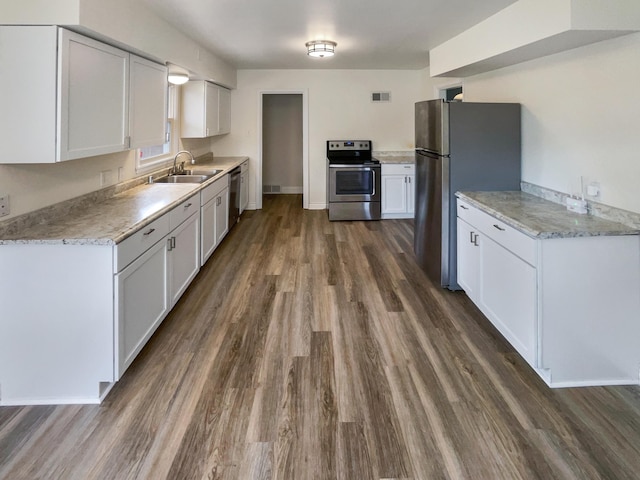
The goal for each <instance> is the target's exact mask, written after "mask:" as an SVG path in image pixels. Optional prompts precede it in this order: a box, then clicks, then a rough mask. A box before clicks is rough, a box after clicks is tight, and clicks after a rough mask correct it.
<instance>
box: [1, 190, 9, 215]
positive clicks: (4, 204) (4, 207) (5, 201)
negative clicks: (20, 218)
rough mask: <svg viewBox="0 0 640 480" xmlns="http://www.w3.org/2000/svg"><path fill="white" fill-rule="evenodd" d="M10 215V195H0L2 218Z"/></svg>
mask: <svg viewBox="0 0 640 480" xmlns="http://www.w3.org/2000/svg"><path fill="white" fill-rule="evenodd" d="M5 215H9V195H0V217H4V216H5Z"/></svg>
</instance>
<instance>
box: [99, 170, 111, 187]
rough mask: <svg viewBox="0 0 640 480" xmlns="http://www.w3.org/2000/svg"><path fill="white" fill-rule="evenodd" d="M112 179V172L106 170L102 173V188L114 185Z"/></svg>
mask: <svg viewBox="0 0 640 480" xmlns="http://www.w3.org/2000/svg"><path fill="white" fill-rule="evenodd" d="M111 177H112V172H111V170H105V171H103V172H100V186H101V187H104V186H107V185H111V184H112V183H113V181H112V179H111Z"/></svg>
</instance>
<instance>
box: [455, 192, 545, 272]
mask: <svg viewBox="0 0 640 480" xmlns="http://www.w3.org/2000/svg"><path fill="white" fill-rule="evenodd" d="M457 212H458V217H459V218H461V219H463V220H465V221H466V222H467V223H469V224H470V225H472V226H473V227H474V228H477V229H478V230H479V231H480V232H482V233H484V234H485V235H486V236H487V237H489V238H491V239H492V240H494V241H495V242H497V243H498V244H500V245H502V246H503V247H504V248H506V249H507V250H509V251H511V252H512V253H514V254H516V255H517V256H518V257H520V258H522V259H523V260H524V261H525V262H527V263H529V264H531V265H533V266H535V265H536V240H535V239H533V238H531V237H529V236H527V235H525V234H524V233H522V232H520V231H519V230H516V229H515V228H513V227H511V226H509V225H507V224H506V223H504V222H503V221H501V220H498V219H497V218H495V217H492V216H491V215H489V214H487V213H485V212H483V211H481V210H479V209H477V208H475V207H472V206H471V205H469V204H468V203H465V202H464V201H462V200H458V210H457Z"/></svg>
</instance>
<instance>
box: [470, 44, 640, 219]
mask: <svg viewBox="0 0 640 480" xmlns="http://www.w3.org/2000/svg"><path fill="white" fill-rule="evenodd" d="M638 52H640V34H632V35H628V36H625V37H620V38H617V39H613V40H607V41H604V42H600V43H597V44H593V45H589V46H586V47H581V48H578V49H574V50H570V51H567V52H564V53H560V54H556V55H553V56H549V57H546V58H541V59H538V60H532V61H530V62H527V63H523V64H519V65H514V66H512V67H507V68H504V69H501V70H497V71H494V72H490V73H485V74H481V75H476V76H473V77H468V78H466V79H465V81H464V94H465V101H499V102H502V101H503V102H520V103H522V105H523V117H522V134H523V135H522V139H523V140H522V141H523V145H522V159H523V168H522V176H523V180H525V181H527V182H531V183H534V184H537V185H541V186H543V187H547V188H551V189H554V190H558V191H561V192H565V193H572V192H573V191H574V190H576V189H577V188H578V186H579V182H580V175H583V176H584V177H585V180H586V181H587V182H590V181H597V182H599V183H600V184H601V190H602V195H601V198H600V199H599V200H598V201H601V202H602V203H605V204H607V205H611V206H614V207H617V208H622V209H625V210H630V211H633V212H636V213H640V88H639V87H638V86H639V85H640V61H639V58H640V57H639V56H638Z"/></svg>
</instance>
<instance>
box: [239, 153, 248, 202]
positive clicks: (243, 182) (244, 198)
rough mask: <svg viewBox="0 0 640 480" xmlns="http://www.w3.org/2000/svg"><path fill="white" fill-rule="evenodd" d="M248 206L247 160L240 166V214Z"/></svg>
mask: <svg viewBox="0 0 640 480" xmlns="http://www.w3.org/2000/svg"><path fill="white" fill-rule="evenodd" d="M248 205H249V160H245V161H244V162H242V164H241V165H240V214H242V212H244V211H245V210H246V209H247V206H248Z"/></svg>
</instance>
